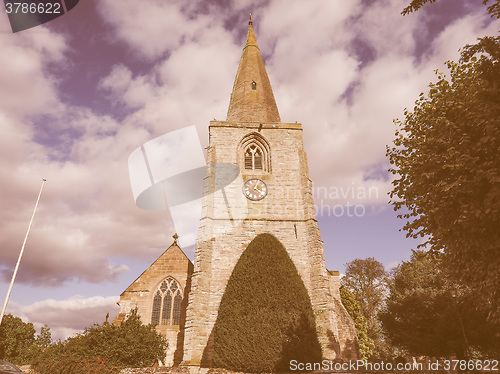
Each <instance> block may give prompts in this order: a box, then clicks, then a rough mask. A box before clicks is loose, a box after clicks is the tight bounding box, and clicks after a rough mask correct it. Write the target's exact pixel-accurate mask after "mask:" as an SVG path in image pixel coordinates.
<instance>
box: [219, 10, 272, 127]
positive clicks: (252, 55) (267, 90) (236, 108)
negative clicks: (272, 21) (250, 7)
mask: <svg viewBox="0 0 500 374" xmlns="http://www.w3.org/2000/svg"><path fill="white" fill-rule="evenodd" d="M248 24H249V27H248V35H247V40H246V43H245V47H244V48H243V53H242V55H241V60H240V65H239V67H238V72H237V73H236V79H235V80H234V86H233V92H232V93H231V101H230V103H229V110H228V111H227V119H226V121H235V122H281V120H280V115H279V113H278V107H277V106H276V101H275V100H274V95H273V90H272V88H271V82H269V77H268V76H267V72H266V68H265V67H264V61H263V60H262V56H261V55H260V50H259V46H258V45H257V40H256V38H255V34H254V32H253V27H252V15H250V22H249V23H248Z"/></svg>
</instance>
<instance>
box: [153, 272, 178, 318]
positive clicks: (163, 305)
mask: <svg viewBox="0 0 500 374" xmlns="http://www.w3.org/2000/svg"><path fill="white" fill-rule="evenodd" d="M181 303H182V292H181V288H180V285H179V283H177V281H176V280H175V279H174V278H172V277H168V278H167V279H165V280H163V282H161V284H160V286H159V287H158V289H157V291H156V293H155V295H154V298H153V313H152V315H151V324H152V325H155V326H156V325H167V326H169V325H174V326H175V325H180V323H181Z"/></svg>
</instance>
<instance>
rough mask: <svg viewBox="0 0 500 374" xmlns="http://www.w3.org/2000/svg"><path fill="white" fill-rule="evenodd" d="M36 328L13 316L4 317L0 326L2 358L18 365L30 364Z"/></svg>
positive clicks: (0, 354)
mask: <svg viewBox="0 0 500 374" xmlns="http://www.w3.org/2000/svg"><path fill="white" fill-rule="evenodd" d="M35 332H36V331H35V328H34V327H33V324H32V323H26V322H23V320H22V319H21V318H19V317H14V316H13V315H12V314H7V315H4V317H3V320H2V324H1V325H0V358H1V359H3V360H6V361H11V362H13V363H15V364H18V365H24V364H28V363H29V362H30V360H31V359H32V358H33V355H34V349H33V345H34V344H35Z"/></svg>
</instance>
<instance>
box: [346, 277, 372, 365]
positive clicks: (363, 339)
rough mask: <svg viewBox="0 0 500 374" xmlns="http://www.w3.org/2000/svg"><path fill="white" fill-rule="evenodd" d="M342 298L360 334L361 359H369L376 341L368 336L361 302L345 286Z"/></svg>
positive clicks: (358, 334) (357, 332)
mask: <svg viewBox="0 0 500 374" xmlns="http://www.w3.org/2000/svg"><path fill="white" fill-rule="evenodd" d="M340 299H341V301H342V304H343V305H344V307H345V309H346V310H347V313H349V315H350V316H351V318H352V320H353V321H354V326H355V327H356V335H357V336H358V344H359V355H360V359H362V360H367V359H369V358H370V357H371V356H372V354H373V351H374V348H375V343H373V340H372V339H370V338H369V337H368V332H367V326H366V318H365V317H364V316H363V315H362V314H361V311H360V308H359V303H358V302H357V301H356V298H355V297H354V294H353V293H352V292H350V291H349V290H348V289H347V288H345V287H344V286H341V287H340Z"/></svg>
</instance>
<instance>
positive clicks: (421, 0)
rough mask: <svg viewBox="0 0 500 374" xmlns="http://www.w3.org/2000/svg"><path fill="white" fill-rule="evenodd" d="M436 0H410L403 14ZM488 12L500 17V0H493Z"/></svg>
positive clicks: (485, 1) (486, 1)
mask: <svg viewBox="0 0 500 374" xmlns="http://www.w3.org/2000/svg"><path fill="white" fill-rule="evenodd" d="M434 2H436V0H412V1H411V3H410V4H409V5H408V6H407V7H406V8H404V9H403V12H402V13H401V14H403V15H404V16H405V15H407V14H409V13H411V12H414V11H416V10H418V9H420V8H421V7H422V6H423V5H424V4H425V3H434ZM489 2H490V0H483V4H484V5H488V3H489ZM488 13H489V14H490V15H491V16H492V17H497V18H499V17H500V0H493V1H492V2H491V3H490V5H489V6H488Z"/></svg>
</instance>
